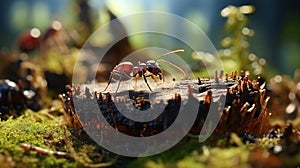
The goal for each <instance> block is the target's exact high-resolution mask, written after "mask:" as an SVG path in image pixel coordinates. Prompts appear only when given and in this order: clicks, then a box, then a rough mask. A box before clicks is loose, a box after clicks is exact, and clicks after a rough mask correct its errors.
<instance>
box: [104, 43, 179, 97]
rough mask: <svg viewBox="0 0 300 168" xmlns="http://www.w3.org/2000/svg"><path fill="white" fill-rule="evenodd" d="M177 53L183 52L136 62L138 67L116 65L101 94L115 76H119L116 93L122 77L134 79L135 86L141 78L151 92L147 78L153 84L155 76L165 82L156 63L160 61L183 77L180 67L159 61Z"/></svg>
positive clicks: (130, 64) (129, 63)
mask: <svg viewBox="0 0 300 168" xmlns="http://www.w3.org/2000/svg"><path fill="white" fill-rule="evenodd" d="M179 52H184V50H182V49H180V50H174V51H170V52H168V53H165V54H162V55H160V56H158V57H157V58H156V59H155V60H149V61H147V62H146V63H141V62H138V66H133V64H132V62H128V61H126V62H121V63H120V64H118V65H116V66H115V67H114V69H113V70H112V72H111V75H110V77H109V80H108V84H107V86H106V87H105V89H104V90H103V92H105V91H106V89H107V88H108V86H109V85H110V83H111V81H112V79H113V76H114V75H115V74H116V75H118V76H119V79H118V81H119V83H118V86H117V90H116V92H117V91H118V89H119V87H120V82H121V80H122V78H123V77H126V78H128V79H130V78H134V79H135V84H136V83H137V77H143V78H144V81H145V83H146V84H147V86H148V88H149V90H150V91H151V92H152V89H151V87H150V86H149V84H148V81H147V77H151V78H152V79H153V80H154V81H155V82H156V79H155V76H159V79H160V80H163V81H164V80H165V79H164V75H163V73H162V69H161V68H160V66H159V65H158V63H157V62H158V61H162V62H165V63H168V64H170V65H172V66H173V67H174V68H176V69H177V70H178V71H179V72H180V73H182V74H183V75H185V72H184V71H183V70H182V69H181V68H180V67H178V66H177V65H175V64H173V63H171V62H168V61H165V60H161V59H160V58H161V57H163V56H166V55H169V54H174V53H179ZM116 92H115V93H116Z"/></svg>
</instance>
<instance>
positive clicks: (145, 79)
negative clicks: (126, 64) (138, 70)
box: [143, 74, 152, 92]
mask: <svg viewBox="0 0 300 168" xmlns="http://www.w3.org/2000/svg"><path fill="white" fill-rule="evenodd" d="M143 78H144V81H145V83H146V84H147V86H148V88H149V90H150V91H151V92H152V89H151V88H150V86H149V84H148V81H147V78H146V76H145V74H143Z"/></svg>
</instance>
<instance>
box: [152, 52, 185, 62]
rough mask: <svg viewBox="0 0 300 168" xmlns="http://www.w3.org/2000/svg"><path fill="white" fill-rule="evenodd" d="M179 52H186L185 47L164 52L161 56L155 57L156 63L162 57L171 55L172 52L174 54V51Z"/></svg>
mask: <svg viewBox="0 0 300 168" xmlns="http://www.w3.org/2000/svg"><path fill="white" fill-rule="evenodd" d="M179 52H184V50H183V49H179V50H174V51H170V52H168V53H165V54H162V55H160V56H158V57H157V58H156V59H155V63H156V62H157V60H159V59H160V58H161V57H163V56H166V55H170V54H174V53H179Z"/></svg>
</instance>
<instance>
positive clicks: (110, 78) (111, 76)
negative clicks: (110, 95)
mask: <svg viewBox="0 0 300 168" xmlns="http://www.w3.org/2000/svg"><path fill="white" fill-rule="evenodd" d="M114 73H115V70H113V71H112V72H111V73H110V76H109V79H108V82H107V85H106V87H105V89H104V90H103V91H102V92H105V91H106V89H107V88H108V86H109V85H110V83H111V80H112V78H113V75H114Z"/></svg>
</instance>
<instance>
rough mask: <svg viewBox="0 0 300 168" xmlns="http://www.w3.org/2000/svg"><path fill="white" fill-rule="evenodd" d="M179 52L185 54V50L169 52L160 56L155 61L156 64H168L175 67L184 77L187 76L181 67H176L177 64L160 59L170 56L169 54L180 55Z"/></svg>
mask: <svg viewBox="0 0 300 168" xmlns="http://www.w3.org/2000/svg"><path fill="white" fill-rule="evenodd" d="M179 52H184V50H183V49H179V50H174V51H170V52H168V53H165V54H162V55H160V56H158V57H157V58H156V59H155V63H156V62H157V61H161V62H165V63H167V64H169V65H171V66H173V67H174V68H176V69H177V70H178V71H179V72H180V73H181V74H182V75H184V76H185V75H186V74H185V72H184V71H183V70H182V69H181V68H180V67H178V66H177V65H175V64H173V63H171V62H169V61H166V60H162V59H160V58H161V57H163V56H166V55H169V54H174V53H179Z"/></svg>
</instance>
